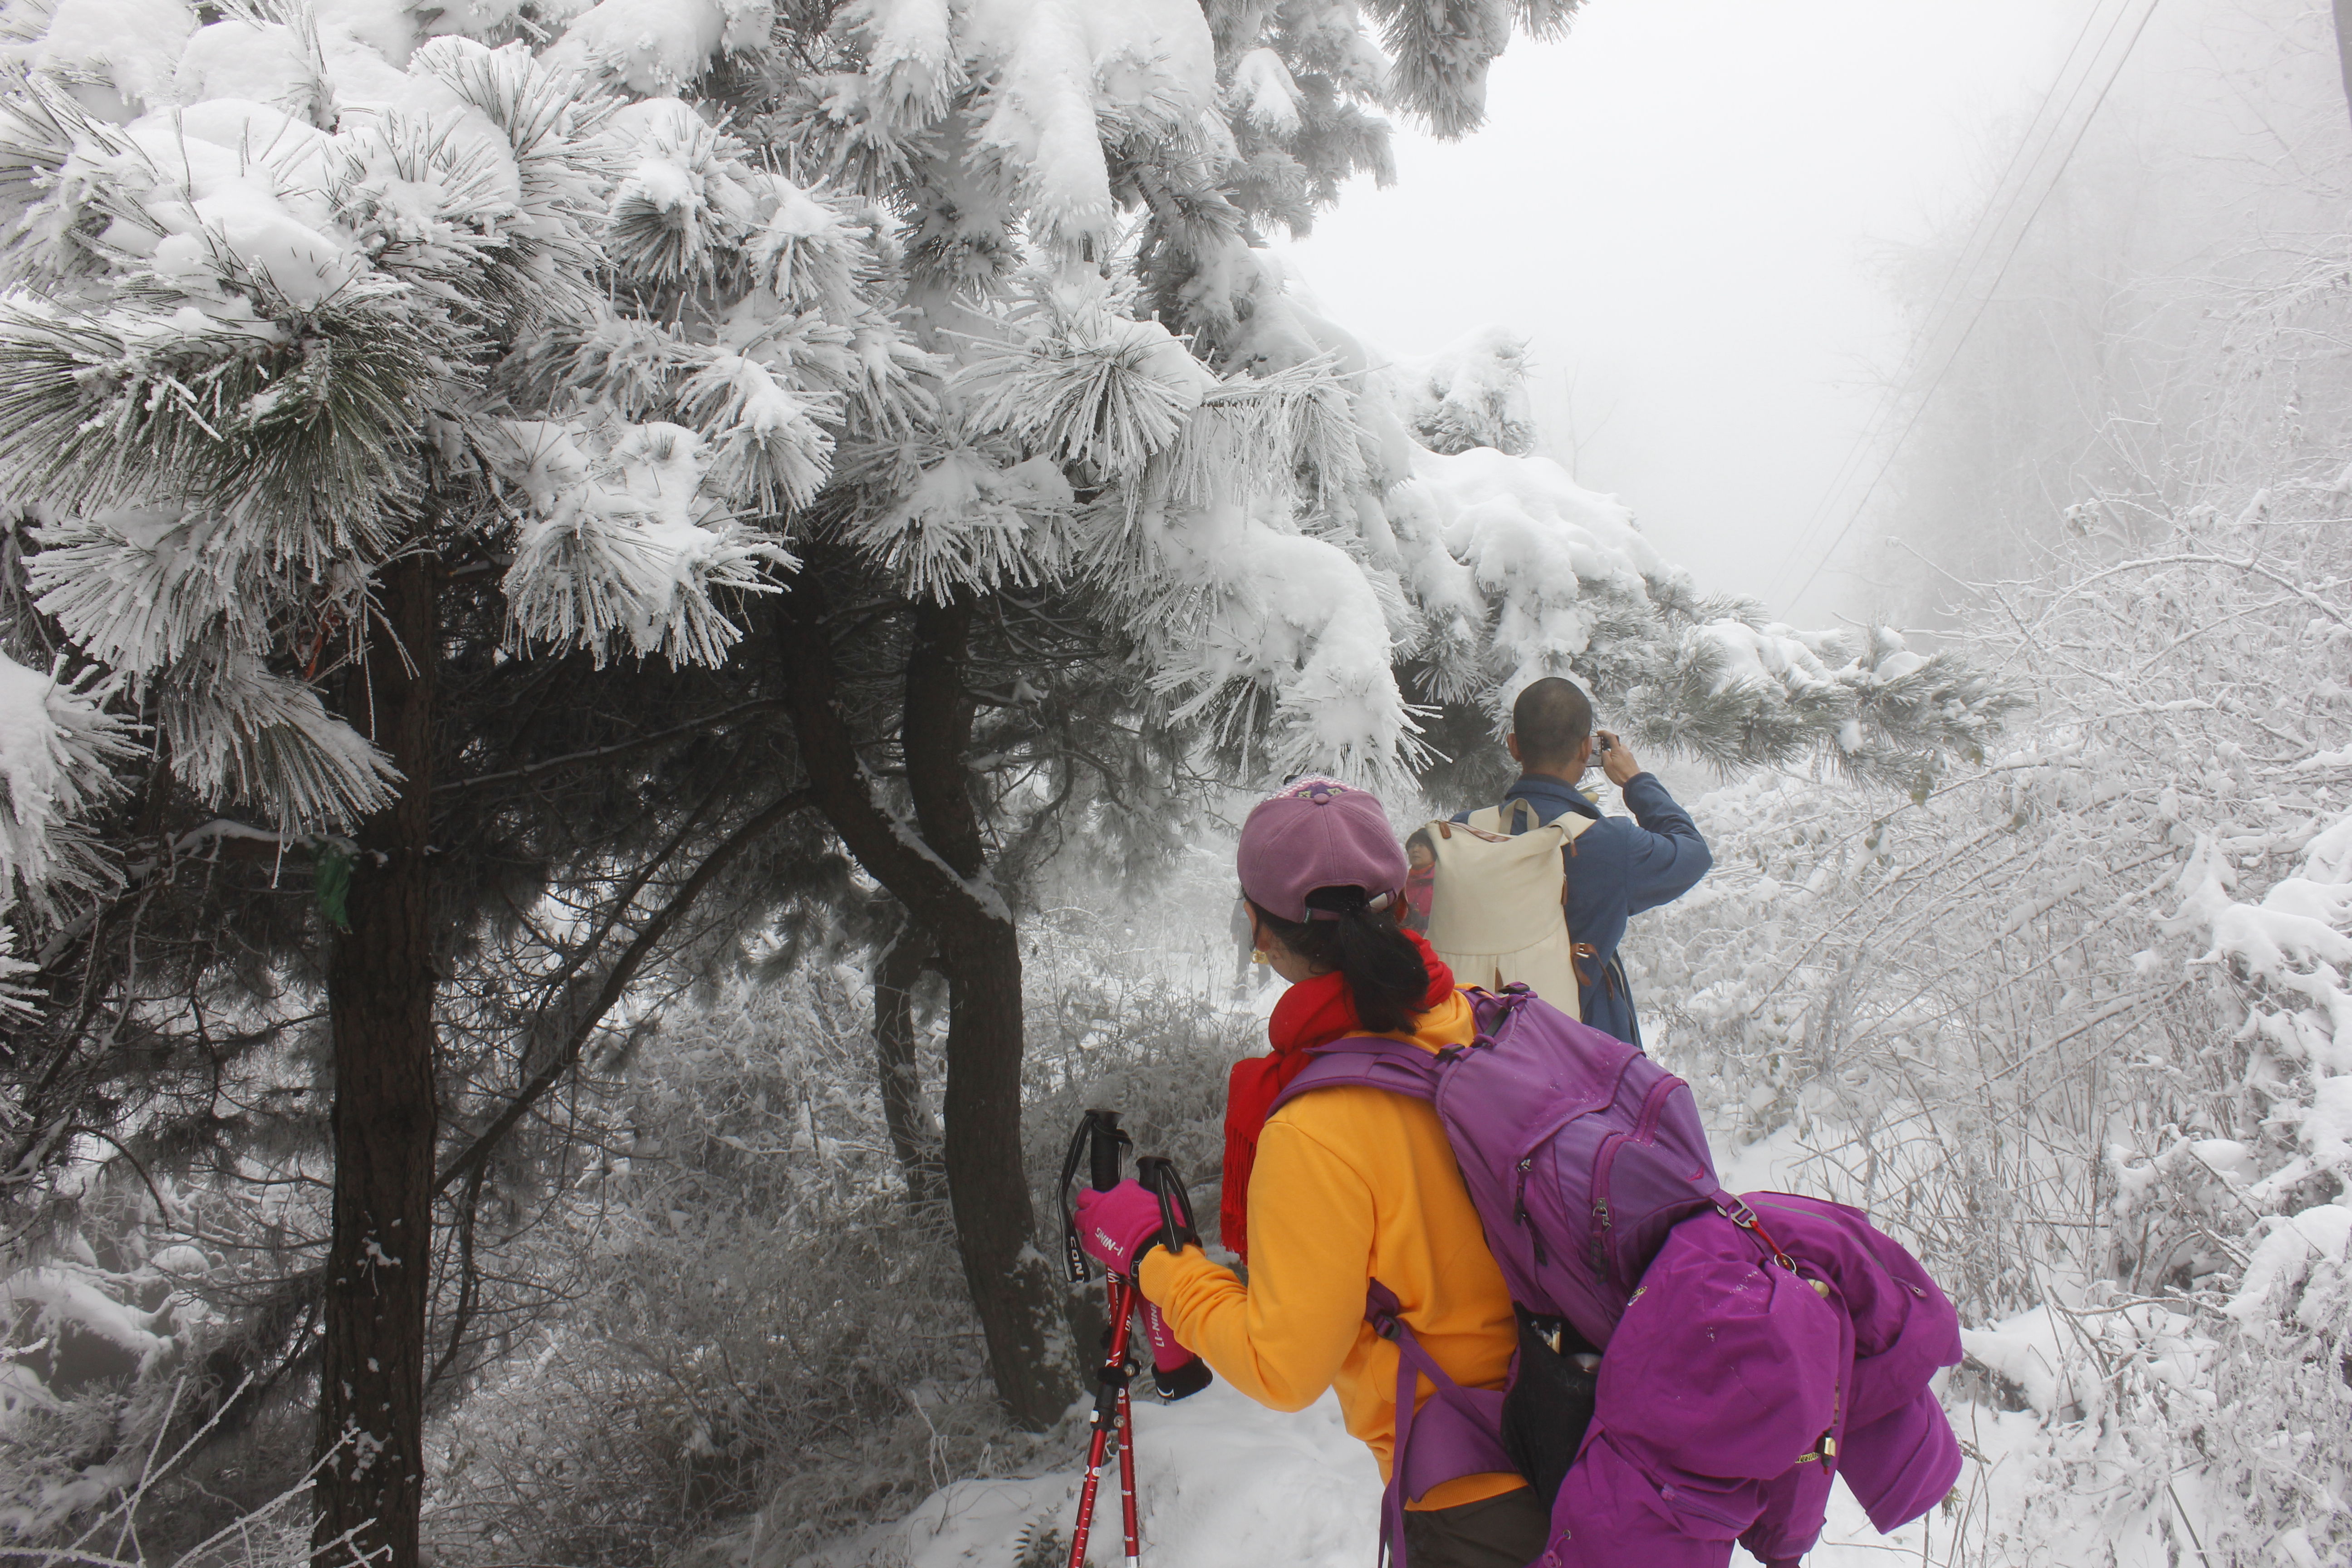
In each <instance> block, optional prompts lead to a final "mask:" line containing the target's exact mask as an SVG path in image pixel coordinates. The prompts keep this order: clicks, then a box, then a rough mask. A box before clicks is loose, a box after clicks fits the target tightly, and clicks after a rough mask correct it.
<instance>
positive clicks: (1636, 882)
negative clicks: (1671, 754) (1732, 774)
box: [1620, 773, 1715, 915]
mask: <svg viewBox="0 0 2352 1568" xmlns="http://www.w3.org/2000/svg"><path fill="white" fill-rule="evenodd" d="M1620 793H1621V794H1622V795H1623V796H1624V797H1625V807H1626V809H1627V810H1629V811H1631V812H1632V813H1633V820H1634V821H1635V822H1636V823H1638V824H1639V825H1640V826H1641V828H1642V831H1641V832H1639V833H1637V834H1633V835H1632V836H1631V837H1632V839H1633V843H1632V846H1631V852H1630V854H1629V856H1628V858H1627V860H1626V865H1625V912H1626V913H1627V914H1629V915H1638V914H1640V913H1641V912H1642V911H1643V910H1654V909H1656V908H1657V907H1658V906H1659V905H1660V904H1668V903H1672V902H1674V900H1676V899H1679V898H1681V897H1682V896H1683V895H1684V894H1685V893H1687V892H1689V891H1690V890H1691V889H1693V888H1696V887H1697V886H1698V881H1699V879H1700V878H1702V877H1704V876H1706V874H1707V871H1708V870H1709V869H1710V868H1712V867H1713V866H1714V865H1715V856H1714V854H1713V852H1711V851H1710V850H1709V849H1708V848H1707V847H1706V839H1704V838H1702V837H1699V834H1698V825H1697V824H1696V823H1695V822H1693V821H1692V820H1691V817H1690V813H1689V812H1687V811H1685V810H1684V809H1683V808H1682V807H1681V806H1679V805H1675V797H1674V796H1673V795H1668V794H1667V793H1666V786H1665V785H1664V784H1660V783H1659V782H1658V775H1657V774H1655V773H1635V774H1634V775H1633V777H1632V778H1630V779H1627V780H1626V781H1625V784H1624V787H1623V788H1622V790H1621V791H1620Z"/></svg>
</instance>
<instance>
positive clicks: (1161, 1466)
mask: <svg viewBox="0 0 2352 1568" xmlns="http://www.w3.org/2000/svg"><path fill="white" fill-rule="evenodd" d="M1135 1415H1136V1469H1137V1494H1138V1500H1139V1506H1140V1511H1141V1517H1142V1535H1143V1562H1144V1563H1145V1564H1147V1565H1148V1568H1370V1564H1371V1563H1372V1562H1373V1558H1374V1547H1375V1539H1374V1531H1375V1530H1376V1528H1377V1522H1378V1515H1379V1511H1380V1497H1381V1483H1380V1473H1379V1471H1378V1470H1376V1469H1375V1468H1373V1465H1372V1457H1371V1453H1370V1450H1369V1449H1367V1448H1366V1447H1364V1446H1363V1445H1362V1444H1360V1443H1359V1442H1357V1441H1356V1440H1355V1439H1354V1438H1352V1437H1350V1436H1348V1434H1347V1431H1346V1429H1345V1428H1344V1427H1343V1426H1341V1425H1340V1421H1339V1402H1338V1401H1337V1400H1336V1399H1334V1398H1333V1397H1332V1396H1330V1395H1329V1394H1326V1395H1324V1397H1323V1398H1322V1399H1321V1400H1320V1401H1318V1403H1317V1404H1315V1405H1313V1406H1311V1407H1310V1408H1308V1409H1307V1410H1305V1411H1302V1412H1300V1413H1299V1414H1297V1415H1281V1414H1278V1413H1276V1412H1275V1411H1272V1410H1268V1409H1266V1408H1265V1407H1264V1406H1262V1405H1255V1404H1253V1403H1252V1402H1251V1401H1249V1400H1248V1399H1245V1398H1244V1397H1243V1396H1242V1395H1241V1394H1237V1393H1235V1392H1234V1390H1233V1389H1232V1388H1230V1387H1229V1386H1227V1385H1226V1384H1215V1385H1214V1386H1213V1387H1211V1388H1210V1389H1208V1390H1207V1391H1206V1392H1204V1393H1202V1394H1196V1395H1194V1396H1193V1397H1192V1398H1191V1399H1188V1400H1185V1401H1184V1402H1182V1403H1181V1404H1178V1405H1160V1404H1159V1403H1157V1402H1156V1401H1153V1400H1150V1399H1146V1400H1143V1401H1141V1402H1140V1403H1139V1404H1138V1405H1137V1407H1136V1413H1135ZM1956 1425H1957V1426H1958V1428H1959V1431H1960V1435H1961V1436H1962V1438H1963V1440H1964V1441H1967V1442H1969V1444H1971V1445H1972V1446H1973V1447H1976V1449H1977V1450H1978V1451H1979V1453H1982V1454H1984V1455H1985V1456H1986V1458H1987V1461H1988V1465H1987V1467H1979V1466H1978V1465H1977V1464H1975V1463H1973V1462H1972V1463H1970V1464H1969V1467H1968V1468H1967V1469H1966V1470H1965V1471H1964V1472H1963V1473H1962V1475H1961V1477H1960V1484H1959V1492H1958V1495H1959V1499H1960V1500H1963V1501H1965V1502H1967V1503H1968V1505H1969V1508H1970V1509H1971V1510H1973V1512H1972V1518H1971V1519H1970V1521H1969V1536H1970V1537H1971V1538H1972V1544H1973V1543H1974V1542H1981V1540H1982V1536H1983V1531H1984V1526H1985V1522H1986V1520H1987V1519H1988V1518H1989V1517H1990V1518H2003V1517H2014V1513H2015V1501H2016V1500H2015V1498H2014V1496H2013V1495H2012V1494H2014V1493H2015V1492H2016V1490H2017V1486H2018V1482H2019V1480H2020V1479H2021V1476H2022V1473H2023V1470H2024V1468H2025V1463H2024V1461H2023V1460H2022V1459H2020V1458H2015V1457H2014V1455H2013V1453H2012V1450H2016V1449H2020V1448H2022V1447H2026V1446H2027V1445H2029V1444H2030V1443H2031V1441H2032V1438H2033V1436H2034V1433H2035V1431H2036V1427H2035V1425H2034V1421H2033V1417H2032V1416H2031V1415H2003V1414H2001V1413H2000V1412H1997V1411H1993V1410H1989V1409H1984V1408H1982V1407H1979V1406H1975V1405H1970V1406H1967V1407H1965V1408H1964V1409H1963V1410H1962V1411H1960V1412H1959V1413H1958V1416H1957V1418H1956ZM1072 1426H1073V1427H1074V1428H1075V1430H1076V1436H1073V1437H1072V1439H1071V1442H1070V1459H1071V1462H1070V1465H1069V1466H1068V1468H1064V1469H1058V1470H1055V1471H1052V1472H1050V1473H1047V1474H1045V1475H1041V1476H1034V1477H1025V1478H1013V1479H993V1480H969V1481H957V1482H954V1483H952V1484H951V1485H949V1486H947V1487H944V1488H941V1489H940V1490H939V1491H937V1492H934V1493H932V1494H931V1496H930V1497H929V1498H928V1499H927V1500H924V1501H923V1503H922V1504H921V1505H920V1506H919V1507H918V1508H916V1510H914V1511H913V1512H912V1513H910V1514H908V1516H907V1517H906V1518H904V1519H902V1520H898V1521H895V1522H892V1523H889V1524H883V1525H877V1526H875V1527H873V1528H872V1529H870V1530H867V1531H863V1532H861V1533H860V1534H858V1535H856V1536H854V1537H851V1538H849V1539H847V1540H845V1541H843V1542H836V1543H835V1545H834V1546H832V1547H830V1548H828V1549H826V1550H824V1551H823V1552H817V1553H815V1554H814V1555H813V1556H809V1557H805V1558H801V1559H798V1560H796V1561H793V1562H789V1563H788V1562H787V1561H785V1560H782V1559H760V1560H758V1561H759V1564H760V1568H961V1565H963V1564H982V1565H985V1568H1015V1565H1016V1564H1020V1563H1024V1562H1025V1561H1037V1562H1050V1563H1061V1562H1063V1561H1064V1560H1065V1558H1066V1554H1067V1552H1068V1550H1069V1547H1068V1542H1069V1532H1070V1525H1071V1521H1073V1520H1074V1519H1075V1518H1076V1513H1077V1497H1078V1487H1079V1483H1080V1482H1081V1481H1082V1480H1083V1479H1084V1477H1085V1472H1084V1469H1083V1468H1082V1467H1083V1460H1084V1450H1083V1447H1081V1445H1082V1444H1083V1443H1084V1441H1085V1428H1084V1426H1083V1424H1082V1423H1078V1422H1073V1423H1072ZM1960 1522H1961V1521H1960V1519H1959V1518H1958V1516H1946V1515H1943V1514H1940V1513H1939V1514H1937V1515H1934V1516H1931V1517H1930V1518H1928V1519H1927V1520H1923V1521H1918V1522H1916V1523H1914V1524H1911V1525H1909V1526H1906V1528H1904V1529H1903V1530H1900V1531H1896V1532H1895V1534H1893V1535H1880V1534H1879V1533H1878V1532H1877V1531H1874V1530H1873V1529H1872V1528H1871V1526H1870V1521H1868V1520H1867V1519H1866V1518H1864V1515H1863V1511H1862V1507H1861V1505H1860V1504H1859V1503H1857V1502H1855V1501H1854V1500H1853V1498H1852V1497H1850V1496H1849V1495H1847V1493H1846V1491H1845V1489H1843V1487H1841V1488H1839V1489H1838V1490H1837V1492H1836V1494H1835V1495H1834V1496H1833V1497H1832V1500H1831V1504H1830V1519H1829V1528H1828V1529H1827V1530H1825V1531H1822V1544H1821V1545H1820V1546H1819V1547H1818V1548H1816V1549H1815V1550H1814V1551H1813V1552H1811V1554H1810V1555H1808V1556H1807V1557H1806V1559H1805V1562H1806V1563H1807V1568H1884V1565H1885V1564H1887V1563H1900V1562H1904V1561H1906V1560H1907V1561H1911V1562H1917V1563H1948V1562H1949V1561H1950V1550H1951V1546H1952V1543H1953V1542H1954V1541H1955V1540H1956V1538H1957V1537H1958V1532H1959V1526H1960ZM1048 1532H1054V1534H1055V1539H1056V1540H1057V1542H1058V1550H1049V1551H1047V1552H1045V1553H1044V1554H1042V1555H1038V1554H1037V1543H1038V1542H1043V1541H1044V1540H1045V1537H1046V1536H1047V1533H1048ZM1024 1553H1027V1554H1028V1555H1026V1556H1024ZM1119 1556H1120V1542H1119V1507H1118V1479H1117V1467H1116V1466H1115V1465H1111V1466H1106V1467H1105V1473H1104V1477H1103V1487H1102V1492H1101V1496H1100V1498H1099V1500H1097V1503H1096V1507H1095V1529H1094V1533H1093V1536H1092V1538H1091V1540H1090V1541H1089V1542H1088V1546H1087V1562H1088V1563H1091V1564H1095V1565H1096V1568H1116V1565H1117V1564H1118V1561H1119ZM2159 1561H2160V1559H2151V1560H2150V1568H2153V1564H2154V1563H2157V1562H2159ZM1754 1562H1755V1559H1753V1558H1751V1557H1749V1556H1748V1554H1747V1553H1746V1552H1740V1551H1738V1550H1736V1549H1735V1551H1734V1552H1733V1554H1732V1563H1733V1565H1734V1568H1750V1565H1752V1564H1753V1563H1754Z"/></svg>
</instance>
